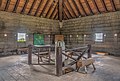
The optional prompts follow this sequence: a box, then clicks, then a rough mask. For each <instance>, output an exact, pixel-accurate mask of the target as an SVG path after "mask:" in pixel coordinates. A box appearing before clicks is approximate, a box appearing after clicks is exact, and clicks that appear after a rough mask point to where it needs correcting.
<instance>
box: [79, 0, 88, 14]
mask: <svg viewBox="0 0 120 81" xmlns="http://www.w3.org/2000/svg"><path fill="white" fill-rule="evenodd" d="M78 1H79V4H80V6H81V8H82V11H83V12H84V13H85V16H87V13H86V11H85V9H84V7H83V5H82V3H81V0H78Z"/></svg>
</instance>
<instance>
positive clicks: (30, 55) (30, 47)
mask: <svg viewBox="0 0 120 81" xmlns="http://www.w3.org/2000/svg"><path fill="white" fill-rule="evenodd" d="M28 64H29V65H31V64H32V45H29V46H28Z"/></svg>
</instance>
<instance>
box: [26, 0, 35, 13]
mask: <svg viewBox="0 0 120 81" xmlns="http://www.w3.org/2000/svg"><path fill="white" fill-rule="evenodd" d="M36 2H37V0H34V1H33V3H32V5H31V7H30V10H29V12H28V15H30V14H31V13H32V10H33V8H34V6H35V3H36Z"/></svg>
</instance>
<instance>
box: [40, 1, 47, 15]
mask: <svg viewBox="0 0 120 81" xmlns="http://www.w3.org/2000/svg"><path fill="white" fill-rule="evenodd" d="M48 3H49V0H47V2H46V3H45V6H44V7H43V9H42V12H41V13H40V15H39V17H41V16H43V14H44V11H45V9H46V8H47V5H48Z"/></svg>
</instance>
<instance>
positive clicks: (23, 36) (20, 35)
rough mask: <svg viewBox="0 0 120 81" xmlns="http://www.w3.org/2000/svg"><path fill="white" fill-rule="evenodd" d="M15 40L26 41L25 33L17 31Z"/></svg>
mask: <svg viewBox="0 0 120 81" xmlns="http://www.w3.org/2000/svg"><path fill="white" fill-rule="evenodd" d="M17 42H26V33H18V34H17Z"/></svg>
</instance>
